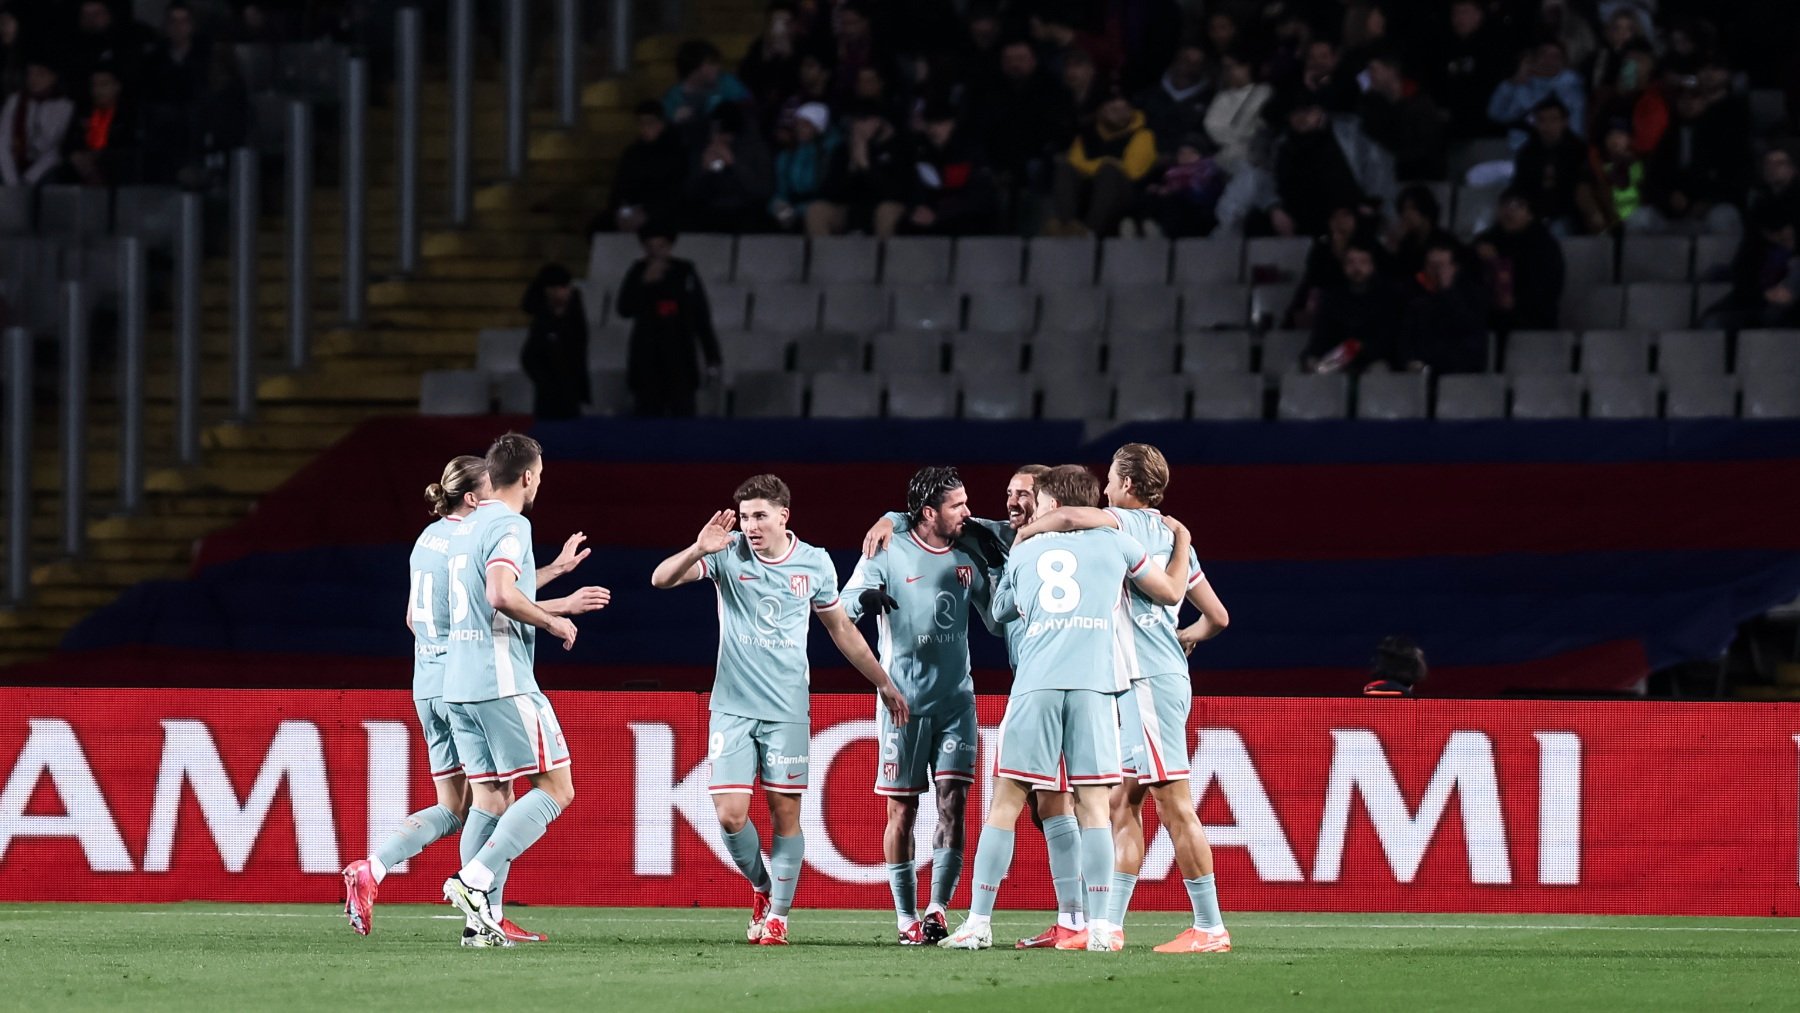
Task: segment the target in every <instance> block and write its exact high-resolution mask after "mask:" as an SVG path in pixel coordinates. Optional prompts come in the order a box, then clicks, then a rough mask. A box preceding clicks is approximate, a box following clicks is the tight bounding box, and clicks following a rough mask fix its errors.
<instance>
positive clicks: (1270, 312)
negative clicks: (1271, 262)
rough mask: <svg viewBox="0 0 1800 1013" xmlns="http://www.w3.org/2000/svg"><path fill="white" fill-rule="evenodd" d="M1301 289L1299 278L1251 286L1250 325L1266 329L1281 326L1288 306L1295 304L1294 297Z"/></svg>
mask: <svg viewBox="0 0 1800 1013" xmlns="http://www.w3.org/2000/svg"><path fill="white" fill-rule="evenodd" d="M1299 291H1300V282H1299V281H1297V280H1296V281H1282V282H1276V283H1274V284H1272V285H1254V286H1251V288H1250V320H1249V323H1250V325H1251V326H1253V327H1260V328H1265V329H1266V328H1270V327H1279V326H1281V322H1282V319H1283V318H1284V317H1286V316H1287V311H1288V307H1289V306H1292V305H1293V304H1294V297H1295V296H1296V295H1297V294H1298V293H1299ZM1239 326H1242V325H1239Z"/></svg>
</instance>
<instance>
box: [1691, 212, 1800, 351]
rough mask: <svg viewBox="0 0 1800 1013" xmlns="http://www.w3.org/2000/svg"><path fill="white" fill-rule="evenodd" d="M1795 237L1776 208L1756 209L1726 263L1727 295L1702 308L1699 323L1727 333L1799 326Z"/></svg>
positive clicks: (1799, 259) (1799, 280)
mask: <svg viewBox="0 0 1800 1013" xmlns="http://www.w3.org/2000/svg"><path fill="white" fill-rule="evenodd" d="M1794 233H1795V226H1794V223H1793V221H1792V220H1790V219H1788V218H1786V217H1784V216H1783V215H1782V214H1781V211H1780V209H1779V208H1777V207H1775V206H1773V205H1768V204H1764V205H1761V206H1760V207H1758V208H1757V210H1756V212H1755V216H1754V217H1753V218H1751V220H1750V232H1749V234H1748V235H1746V236H1745V237H1744V240H1743V242H1742V243H1740V244H1738V252H1737V256H1736V257H1735V258H1733V260H1732V263H1731V292H1730V293H1729V294H1728V295H1726V297H1725V298H1724V299H1721V300H1719V301H1718V302H1717V303H1714V304H1713V305H1711V306H1709V307H1707V308H1706V311H1705V312H1704V313H1702V314H1701V317H1700V325H1701V326H1702V327H1711V328H1718V329H1721V330H1728V331H1736V330H1741V329H1743V328H1747V327H1793V326H1796V325H1800V256H1796V255H1795V248H1794Z"/></svg>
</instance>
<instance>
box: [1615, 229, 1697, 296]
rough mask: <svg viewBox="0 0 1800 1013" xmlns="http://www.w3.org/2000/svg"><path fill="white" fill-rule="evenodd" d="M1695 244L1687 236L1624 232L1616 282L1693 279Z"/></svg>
mask: <svg viewBox="0 0 1800 1013" xmlns="http://www.w3.org/2000/svg"><path fill="white" fill-rule="evenodd" d="M1693 261H1694V241H1693V240H1692V239H1691V238H1689V237H1687V236H1652V235H1643V234H1641V233H1635V232H1627V233H1626V234H1625V241H1624V247H1623V249H1622V251H1621V252H1620V254H1619V280H1620V281H1622V282H1625V283H1626V284H1628V285H1629V284H1631V283H1633V282H1640V281H1683V282H1685V281H1688V280H1690V279H1691V278H1692V277H1693V273H1692V266H1693Z"/></svg>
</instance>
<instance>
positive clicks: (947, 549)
mask: <svg viewBox="0 0 1800 1013" xmlns="http://www.w3.org/2000/svg"><path fill="white" fill-rule="evenodd" d="M906 537H908V538H910V539H912V541H913V544H914V545H917V546H918V547H919V548H921V549H924V550H925V551H926V552H929V553H931V554H932V555H934V556H943V555H948V554H949V552H950V550H951V549H952V548H953V546H949V545H946V546H944V547H943V548H941V549H934V548H932V547H931V546H929V545H926V544H925V543H924V541H922V540H921V539H920V538H919V535H918V532H916V531H913V530H912V529H911V528H908V529H907V531H906Z"/></svg>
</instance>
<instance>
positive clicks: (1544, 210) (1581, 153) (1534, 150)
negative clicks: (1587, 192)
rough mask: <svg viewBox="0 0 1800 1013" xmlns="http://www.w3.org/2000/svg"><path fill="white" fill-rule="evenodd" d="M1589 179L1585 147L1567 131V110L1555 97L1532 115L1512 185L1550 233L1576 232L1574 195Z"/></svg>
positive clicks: (1543, 103) (1515, 167) (1514, 168)
mask: <svg viewBox="0 0 1800 1013" xmlns="http://www.w3.org/2000/svg"><path fill="white" fill-rule="evenodd" d="M1587 175H1588V152H1587V145H1585V144H1583V143H1581V139H1580V138H1579V137H1576V136H1575V135H1574V133H1573V132H1571V131H1570V130H1569V110H1568V109H1567V108H1566V107H1565V106H1564V105H1563V104H1562V102H1561V100H1559V99H1558V98H1557V97H1556V96H1554V95H1552V96H1550V97H1549V98H1546V99H1544V100H1543V101H1542V102H1539V103H1538V105H1537V108H1536V109H1534V110H1532V114H1531V140H1529V141H1527V142H1526V143H1525V145H1524V146H1523V147H1521V148H1520V149H1519V154H1518V158H1517V159H1516V160H1515V161H1514V163H1513V179H1512V185H1513V186H1515V187H1517V188H1518V189H1519V190H1520V191H1521V192H1522V193H1524V194H1525V195H1526V197H1527V199H1528V200H1530V201H1531V204H1532V206H1533V207H1535V208H1536V209H1537V210H1538V213H1539V214H1541V215H1542V216H1543V217H1544V220H1545V221H1546V222H1547V223H1548V224H1549V226H1550V229H1551V231H1553V232H1555V233H1557V234H1558V235H1567V234H1569V233H1571V232H1574V231H1575V230H1576V227H1577V225H1578V220H1577V217H1576V205H1575V192H1576V190H1577V188H1578V187H1580V185H1581V183H1582V180H1584V179H1586V178H1587Z"/></svg>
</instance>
